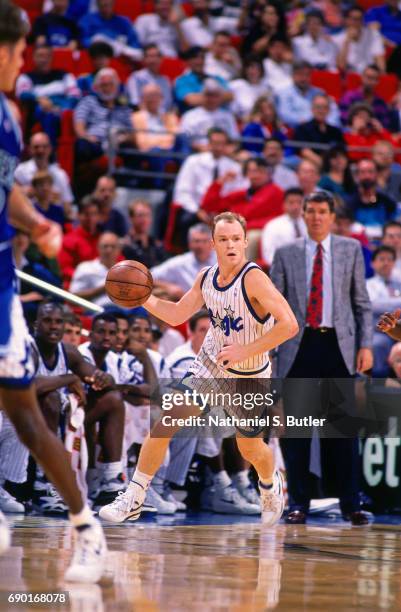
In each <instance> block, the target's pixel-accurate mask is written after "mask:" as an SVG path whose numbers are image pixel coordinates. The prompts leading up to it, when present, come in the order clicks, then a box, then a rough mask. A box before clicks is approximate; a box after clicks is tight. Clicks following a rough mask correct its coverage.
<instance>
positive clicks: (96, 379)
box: [85, 370, 114, 391]
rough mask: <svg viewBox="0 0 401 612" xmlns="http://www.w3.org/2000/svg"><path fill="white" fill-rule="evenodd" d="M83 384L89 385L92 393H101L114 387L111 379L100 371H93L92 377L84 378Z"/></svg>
mask: <svg viewBox="0 0 401 612" xmlns="http://www.w3.org/2000/svg"><path fill="white" fill-rule="evenodd" d="M85 382H86V383H88V385H91V387H92V389H93V390H94V391H103V389H107V388H108V387H110V388H111V387H114V379H113V377H112V376H110V374H107V372H103V371H102V370H95V371H94V372H93V374H92V376H86V377H85Z"/></svg>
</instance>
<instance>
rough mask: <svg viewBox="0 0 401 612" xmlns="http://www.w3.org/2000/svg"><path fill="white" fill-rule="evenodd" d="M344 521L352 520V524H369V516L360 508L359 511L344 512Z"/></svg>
mask: <svg viewBox="0 0 401 612" xmlns="http://www.w3.org/2000/svg"><path fill="white" fill-rule="evenodd" d="M343 519H344V521H351V524H352V525H356V526H361V525H368V524H369V517H368V515H367V514H365V512H361V511H360V510H358V511H357V512H350V513H349V514H343Z"/></svg>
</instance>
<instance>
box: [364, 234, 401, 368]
mask: <svg viewBox="0 0 401 612" xmlns="http://www.w3.org/2000/svg"><path fill="white" fill-rule="evenodd" d="M395 260H396V252H395V250H394V249H393V248H392V247H391V246H384V245H383V246H379V247H378V248H377V249H376V250H375V251H374V252H373V254H372V267H373V269H374V272H375V274H374V276H373V278H369V279H368V280H367V282H366V287H367V290H368V293H369V298H370V301H371V302H372V309H373V323H374V333H373V355H374V365H373V376H375V377H377V378H384V377H385V376H387V375H388V374H389V368H388V364H387V356H388V354H389V352H390V350H391V347H392V345H393V344H394V341H393V340H392V339H391V338H390V336H387V334H383V333H382V332H380V331H377V330H376V324H377V323H378V321H379V318H380V316H381V315H382V314H383V312H392V311H393V310H395V309H397V308H400V307H401V282H399V281H396V280H393V278H392V276H393V270H394V264H395Z"/></svg>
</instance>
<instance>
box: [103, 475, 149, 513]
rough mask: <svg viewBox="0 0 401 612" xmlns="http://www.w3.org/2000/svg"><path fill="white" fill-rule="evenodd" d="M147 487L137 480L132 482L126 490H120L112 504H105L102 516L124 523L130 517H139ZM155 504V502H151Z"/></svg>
mask: <svg viewBox="0 0 401 612" xmlns="http://www.w3.org/2000/svg"><path fill="white" fill-rule="evenodd" d="M146 493H147V489H145V488H144V487H142V485H140V484H139V483H137V482H133V483H132V482H131V483H130V485H129V486H128V489H127V490H126V491H120V492H119V494H118V495H117V497H116V498H115V499H114V501H112V502H111V504H107V505H106V506H103V507H102V508H100V510H99V516H100V518H102V519H104V520H105V521H110V522H112V523H122V522H123V521H125V520H127V519H130V520H131V521H136V520H137V519H139V517H140V515H141V512H142V507H143V503H144V501H145V497H146ZM151 505H153V504H151Z"/></svg>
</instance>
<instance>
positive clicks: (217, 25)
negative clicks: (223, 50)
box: [181, 0, 236, 48]
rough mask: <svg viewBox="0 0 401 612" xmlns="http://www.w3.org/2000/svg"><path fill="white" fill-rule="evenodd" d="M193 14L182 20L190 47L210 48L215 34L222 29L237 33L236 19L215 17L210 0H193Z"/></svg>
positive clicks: (183, 29) (183, 30) (185, 36)
mask: <svg viewBox="0 0 401 612" xmlns="http://www.w3.org/2000/svg"><path fill="white" fill-rule="evenodd" d="M191 4H192V7H193V11H194V12H193V15H192V17H187V18H186V19H184V20H183V21H182V22H181V32H182V35H183V37H184V40H185V44H186V45H187V46H188V47H194V46H197V47H205V48H209V47H210V45H211V44H212V41H213V34H214V33H215V32H219V31H220V30H228V31H229V32H230V34H234V33H235V27H236V19H232V18H227V17H213V15H212V14H211V12H210V10H209V6H210V1H209V0H192V3H191Z"/></svg>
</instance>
